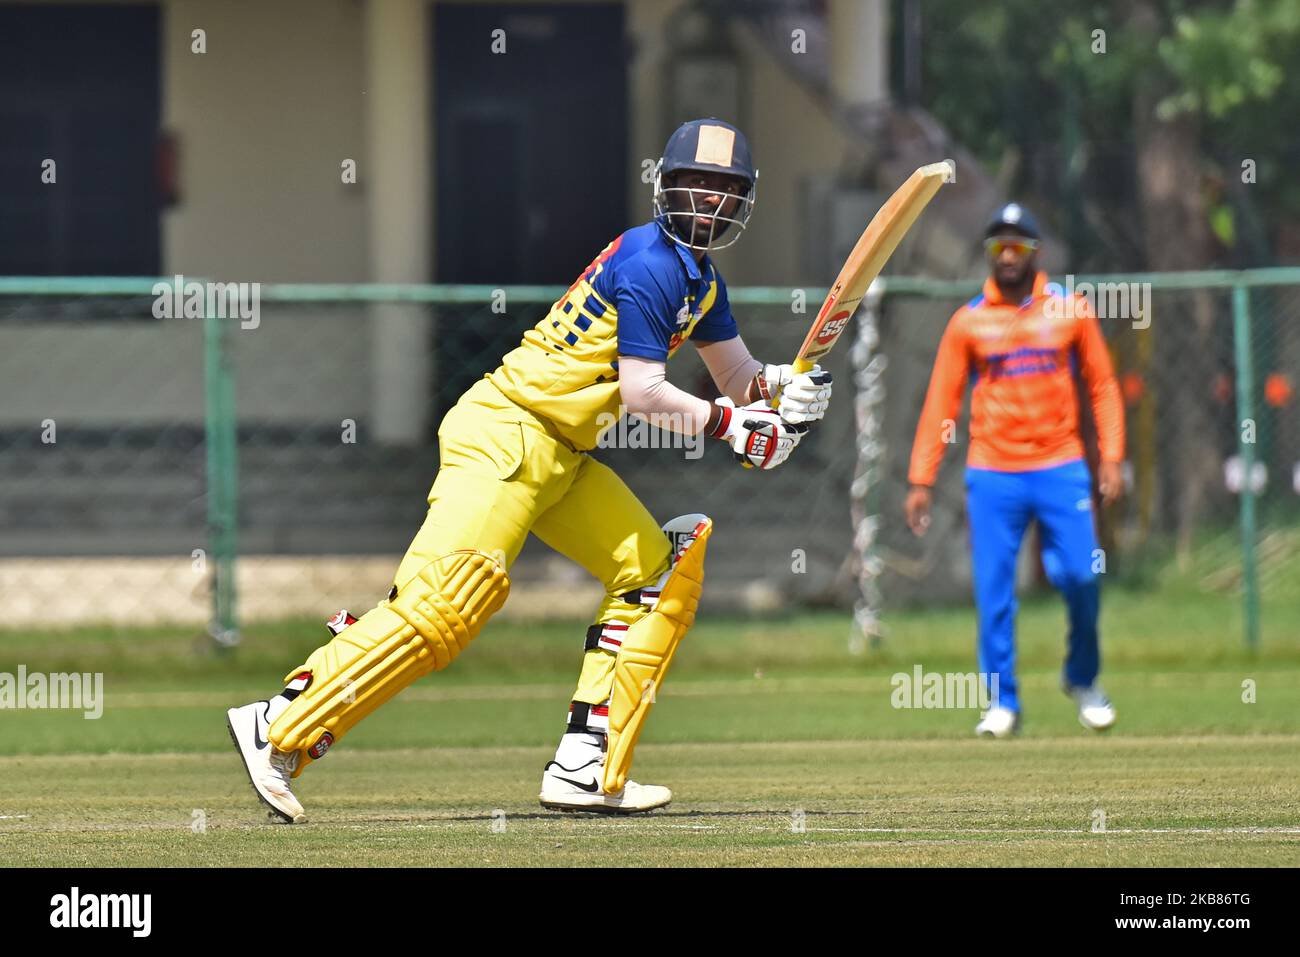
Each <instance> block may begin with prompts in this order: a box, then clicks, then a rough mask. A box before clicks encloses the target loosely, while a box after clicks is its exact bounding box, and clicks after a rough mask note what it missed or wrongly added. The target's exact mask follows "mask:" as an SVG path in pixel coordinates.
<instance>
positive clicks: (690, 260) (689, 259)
mask: <svg viewBox="0 0 1300 957" xmlns="http://www.w3.org/2000/svg"><path fill="white" fill-rule="evenodd" d="M665 226H666V224H665ZM659 238H660V239H661V240H663V241H664V242H666V243H667V244H668V245H669V246H671V247H672V248H673V251H674V252H676V253H677V258H678V259H680V260H681V261H682V265H683V266H685V267H686V275H687V276H688V277H690V278H691V279H692V280H695V281H699V280H700V279H701V278H702V273H701V271H700V270H701V268H702V267H703V266H704V265H705V264H707V263H708V262H709V254H708V253H705V254H704V262H703V263H697V262H696V261H695V256H694V255H692V253H691V251H690V250H689V249H687V248H686V247H685V246H683V245H682V244H681V243H679V242H675V241H674V240H673V239H672V237H671V236H669V235H667V233H666V230H665V229H660V230H659Z"/></svg>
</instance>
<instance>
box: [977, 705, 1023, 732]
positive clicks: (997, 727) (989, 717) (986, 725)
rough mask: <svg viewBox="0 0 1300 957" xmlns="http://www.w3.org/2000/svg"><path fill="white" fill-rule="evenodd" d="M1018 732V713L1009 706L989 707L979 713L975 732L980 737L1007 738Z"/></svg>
mask: <svg viewBox="0 0 1300 957" xmlns="http://www.w3.org/2000/svg"><path fill="white" fill-rule="evenodd" d="M1019 733H1020V714H1019V713H1018V712H1015V711H1012V710H1011V709H1010V708H989V710H987V711H985V712H984V713H983V714H982V715H980V721H979V724H977V725H975V734H976V735H978V736H979V737H981V738H1009V737H1011V736H1012V735H1013V734H1019Z"/></svg>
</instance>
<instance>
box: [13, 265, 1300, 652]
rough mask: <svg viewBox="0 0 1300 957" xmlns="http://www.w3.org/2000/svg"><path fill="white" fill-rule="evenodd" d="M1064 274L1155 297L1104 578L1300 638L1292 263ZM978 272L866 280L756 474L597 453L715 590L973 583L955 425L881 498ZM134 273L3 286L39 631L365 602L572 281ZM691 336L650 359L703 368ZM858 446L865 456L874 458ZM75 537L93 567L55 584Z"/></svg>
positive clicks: (558, 575) (1125, 320) (937, 589)
mask: <svg viewBox="0 0 1300 957" xmlns="http://www.w3.org/2000/svg"><path fill="white" fill-rule="evenodd" d="M1074 282H1075V283H1076V284H1082V283H1084V282H1090V283H1094V284H1100V283H1108V284H1112V285H1114V284H1131V285H1132V288H1133V289H1139V290H1145V295H1146V298H1147V301H1146V308H1145V310H1144V311H1143V312H1142V313H1141V314H1138V313H1137V312H1136V310H1134V309H1133V308H1129V309H1128V313H1129V314H1128V315H1124V316H1115V317H1103V320H1102V326H1103V331H1104V333H1105V335H1106V337H1107V341H1108V344H1109V346H1110V348H1111V350H1112V353H1113V355H1114V358H1115V361H1116V366H1117V372H1118V373H1119V375H1120V378H1121V383H1122V385H1123V389H1124V395H1125V402H1126V412H1127V416H1128V433H1129V453H1130V454H1129V465H1130V468H1129V472H1130V476H1131V488H1130V491H1129V495H1128V496H1127V498H1126V500H1125V501H1124V502H1123V503H1121V504H1120V505H1119V506H1118V507H1117V508H1115V509H1112V510H1110V511H1109V512H1107V513H1106V514H1105V515H1104V516H1103V518H1102V525H1103V528H1102V536H1103V541H1104V543H1105V544H1106V547H1107V551H1108V553H1109V555H1110V556H1111V561H1110V564H1109V567H1108V572H1109V573H1111V574H1113V576H1114V578H1115V579H1116V580H1117V582H1118V583H1119V584H1121V585H1122V586H1123V587H1131V588H1158V589H1172V588H1189V589H1194V590H1200V591H1205V592H1209V593H1213V594H1214V595H1215V596H1218V599H1221V604H1218V605H1215V606H1214V607H1215V608H1216V614H1222V616H1223V620H1224V623H1225V627H1231V628H1234V629H1238V628H1239V629H1240V631H1241V633H1242V635H1243V640H1245V641H1246V642H1248V643H1250V644H1251V645H1252V646H1253V645H1254V644H1255V643H1257V642H1258V641H1259V640H1260V635H1261V633H1263V634H1265V635H1267V636H1270V637H1271V636H1274V635H1277V636H1281V637H1287V636H1289V635H1292V634H1297V633H1300V623H1296V622H1294V621H1292V620H1291V618H1290V616H1291V615H1292V614H1293V613H1294V611H1295V609H1296V598H1297V593H1300V582H1297V580H1296V577H1295V575H1294V573H1293V570H1294V569H1295V568H1296V567H1297V566H1298V565H1300V560H1297V557H1298V556H1300V532H1298V531H1297V529H1300V513H1298V508H1297V503H1300V497H1298V496H1297V493H1296V491H1295V486H1296V483H1297V482H1300V475H1297V474H1296V469H1297V464H1296V463H1297V462H1300V421H1298V420H1297V400H1296V398H1295V397H1294V395H1292V387H1293V383H1294V382H1295V380H1296V377H1297V376H1298V375H1300V270H1296V269H1275V270H1256V271H1246V272H1202V273H1186V274H1168V275H1129V276H1105V277H1077V278H1076V279H1075V280H1074ZM978 286H979V283H978V282H976V281H962V282H944V281H934V280H925V279H913V278H904V277H890V278H888V279H887V280H884V281H883V289H882V293H883V294H882V296H881V298H880V300H879V303H878V305H876V306H875V307H874V308H873V309H864V310H863V311H862V312H861V313H860V314H859V317H858V329H857V337H858V341H857V343H856V344H855V343H852V342H851V338H852V336H853V335H854V333H853V332H850V333H848V334H846V337H845V340H843V342H844V344H843V345H842V347H841V348H839V349H837V350H836V351H835V353H833V354H832V356H831V361H830V363H829V364H830V366H831V369H832V371H833V372H834V373H835V375H836V382H837V392H836V398H837V402H836V403H834V406H833V409H832V414H831V416H829V417H828V420H827V422H826V423H825V424H824V426H823V427H822V428H820V429H818V430H817V431H816V432H815V433H814V434H813V435H812V436H810V437H809V439H808V440H806V441H805V442H804V443H803V444H802V445H801V446H800V449H799V451H798V454H797V455H796V456H795V457H794V458H792V459H791V461H790V462H789V463H788V464H787V465H786V466H783V467H782V468H781V469H777V470H775V471H774V472H772V473H764V474H762V475H755V474H754V473H752V472H744V471H742V470H740V469H738V468H736V467H735V464H734V463H733V462H732V461H731V460H730V458H729V457H728V456H727V455H726V454H725V450H724V449H722V448H721V447H720V446H718V447H717V448H713V447H710V448H708V449H706V450H704V453H703V456H702V457H701V458H699V459H698V461H694V460H693V461H689V462H683V461H682V452H681V450H680V449H678V450H673V449H659V448H649V449H646V448H611V449H602V450H599V451H598V452H597V453H596V454H597V455H598V456H600V457H602V458H604V459H606V460H607V461H609V462H610V463H611V464H612V465H614V466H615V467H616V469H617V470H618V471H619V472H620V474H622V475H623V476H624V477H625V478H626V480H627V481H628V483H629V485H631V486H632V488H633V490H634V491H636V492H637V493H638V494H639V495H641V497H642V498H643V499H644V500H645V501H646V503H647V505H648V506H649V507H650V508H651V511H652V512H654V513H655V514H656V515H660V516H661V517H663V518H667V517H670V516H671V515H674V514H679V513H682V512H690V511H706V512H709V513H710V514H712V515H714V517H715V519H716V520H718V522H719V529H720V532H724V533H723V534H719V535H717V536H715V542H714V544H713V545H711V547H710V578H711V580H712V581H714V582H719V583H721V585H722V586H723V587H720V588H718V589H711V590H710V594H709V595H706V603H705V608H706V609H707V608H709V607H715V608H721V607H724V606H736V607H741V608H748V609H750V610H751V611H762V610H764V609H770V608H775V607H779V606H781V605H784V604H789V603H795V604H809V603H812V604H818V605H835V606H838V607H844V608H847V607H849V606H851V605H852V604H853V603H854V601H855V600H856V601H858V603H859V605H862V604H863V603H864V602H865V603H866V604H868V605H879V606H880V607H879V608H876V609H872V614H873V615H876V614H878V615H879V616H881V617H882V618H883V620H884V621H886V622H887V620H888V611H889V609H890V608H891V607H898V606H901V605H903V604H916V603H923V602H930V601H954V602H960V601H967V600H968V595H969V574H968V571H969V569H968V566H967V564H965V563H967V562H968V559H967V558H966V557H965V555H966V552H967V550H966V548H965V543H964V539H963V536H964V534H965V533H964V526H963V519H962V501H961V500H962V492H961V484H960V475H961V459H962V455H963V453H964V442H962V443H960V445H959V447H958V448H957V449H954V450H952V451H951V452H950V453H949V455H948V459H947V461H946V464H945V468H944V471H943V472H942V474H941V478H940V483H939V487H938V488H937V490H936V509H935V523H936V527H935V529H934V531H935V532H936V534H932V535H931V536H928V537H927V539H926V540H922V541H919V542H918V541H916V540H914V539H912V538H911V536H910V535H908V534H907V533H906V531H905V530H904V529H903V527H902V522H901V519H900V516H899V512H900V508H901V501H902V497H903V495H904V493H905V491H906V482H905V476H906V463H907V457H908V453H909V451H910V447H911V437H912V431H913V430H914V428H915V425H916V415H917V413H918V412H919V409H920V400H921V396H923V394H924V390H925V385H926V381H927V379H928V374H929V366H930V363H931V362H932V360H933V356H934V350H935V346H936V344H937V342H938V337H939V334H940V333H941V331H942V328H943V325H944V323H945V322H946V321H947V318H948V317H949V316H950V315H951V313H952V311H953V310H954V309H955V308H956V307H957V306H958V305H960V304H961V303H962V302H963V301H965V300H966V299H968V298H969V297H970V296H971V295H972V294H973V293H974V292H975V291H976V290H977V289H978ZM153 290H154V281H153V280H148V279H43V278H34V279H23V278H16V279H0V390H3V401H0V416H3V419H0V453H3V454H0V510H2V511H3V514H4V516H5V518H6V530H7V534H6V535H5V536H4V538H3V543H0V563H3V565H4V567H5V568H6V569H7V570H6V571H5V572H4V581H5V583H6V586H7V588H6V595H7V596H10V598H11V600H12V598H13V596H22V595H28V596H30V597H29V598H27V599H24V600H26V601H28V602H29V604H30V606H31V607H30V610H29V611H28V610H24V609H26V606H22V607H20V608H19V613H16V614H15V615H14V616H13V619H12V621H13V622H14V623H16V626H19V627H36V626H39V625H40V624H41V623H42V622H43V621H44V619H43V618H42V615H43V614H47V612H44V611H42V609H47V608H49V607H50V606H49V602H48V600H47V598H46V596H47V595H49V594H57V595H59V596H60V600H61V601H63V602H64V603H65V605H67V603H68V602H69V601H70V599H71V598H72V597H75V598H76V599H77V600H78V601H80V602H81V603H82V604H81V606H75V603H74V604H73V605H68V606H67V607H65V608H63V609H62V611H64V612H66V615H65V618H66V621H67V622H73V621H93V620H95V619H96V618H97V616H101V615H102V616H103V617H105V618H108V619H112V620H114V621H118V622H120V623H132V622H140V623H147V622H153V621H166V620H170V619H172V618H175V617H178V616H180V617H185V616H187V615H188V616H192V615H193V614H194V609H195V605H196V603H198V602H202V603H203V604H204V605H206V606H207V607H208V609H209V611H208V612H207V613H206V616H207V617H208V618H209V619H210V630H211V632H212V634H213V635H214V636H215V637H216V638H217V639H218V640H219V641H222V642H224V643H233V642H234V641H235V640H237V635H238V628H239V625H240V623H241V621H246V620H251V619H257V618H265V617H272V616H274V615H276V614H280V613H283V614H299V613H302V614H307V613H311V614H323V615H328V614H329V613H330V612H332V611H333V610H334V608H336V607H337V606H338V605H339V604H349V603H353V602H355V603H359V604H361V605H363V606H364V605H365V604H366V603H367V602H368V601H373V600H374V598H375V597H377V593H382V591H383V590H384V589H383V588H382V587H381V586H382V583H383V581H384V579H385V576H386V575H391V572H392V568H393V566H394V565H395V562H396V559H397V557H398V556H400V553H401V551H402V549H403V548H404V547H405V544H406V542H407V541H408V540H409V537H410V535H411V534H412V533H413V532H414V530H415V529H416V528H417V527H418V524H419V522H420V520H421V518H422V514H423V508H424V495H425V492H426V491H427V488H428V485H429V483H430V481H431V480H432V476H433V473H434V471H435V470H436V464H437V450H436V425H437V421H438V419H439V418H440V416H441V414H442V413H443V412H444V411H445V410H446V408H448V407H449V406H450V404H451V403H453V402H454V401H455V399H456V397H457V396H458V395H459V394H460V392H461V391H463V389H464V388H465V387H467V386H468V385H469V384H470V383H471V382H472V381H474V380H475V379H476V378H478V377H479V376H481V375H482V374H483V373H484V372H486V371H488V370H489V369H491V368H492V367H493V366H495V364H496V363H497V361H498V360H499V358H500V355H501V354H502V352H504V351H505V350H506V349H508V348H510V347H511V346H512V345H513V344H514V343H515V342H517V341H518V338H519V335H520V334H521V333H522V332H523V330H525V329H526V328H528V327H529V326H531V325H532V324H533V323H535V322H536V321H537V320H538V319H539V318H540V316H541V315H542V314H543V313H544V312H545V310H546V308H547V307H548V306H549V304H550V303H551V302H553V301H554V300H555V299H556V298H557V297H558V296H559V295H560V294H561V292H562V290H561V289H560V288H558V287H556V288H551V287H506V288H495V287H464V286H461V287H445V286H442V287H440V286H380V285H264V286H262V287H261V288H260V290H259V295H260V317H259V320H258V322H257V324H256V326H252V325H251V324H249V323H241V322H240V321H239V320H238V319H223V318H217V317H216V316H215V315H208V316H206V317H202V318H196V319H183V318H175V319H158V318H155V316H154V312H153V305H154V295H153ZM823 294H824V290H821V289H813V288H808V289H804V290H797V289H790V288H748V289H739V288H738V289H733V290H732V293H731V299H732V303H733V305H734V306H735V311H736V313H737V317H738V320H739V322H740V326H741V331H742V335H743V336H744V338H745V340H746V342H747V344H748V345H749V346H750V349H751V351H752V352H753V353H754V354H755V355H757V356H758V357H760V358H762V359H764V360H766V361H774V360H778V359H782V358H785V357H788V356H789V355H790V354H791V353H792V352H793V350H794V349H795V348H796V347H797V346H798V343H799V342H800V341H801V340H802V338H803V333H804V331H806V328H807V324H808V322H809V321H810V318H811V315H812V313H814V312H815V310H816V305H817V303H818V302H820V299H821V297H822V295H823ZM1132 305H1133V303H1132V302H1130V303H1129V306H1130V307H1132ZM868 326H869V327H870V328H868ZM690 351H691V350H683V353H682V354H680V355H679V357H678V358H676V359H674V362H673V363H672V364H671V365H670V374H671V377H672V378H673V380H674V381H675V382H677V384H679V385H681V386H683V387H684V388H688V389H691V390H692V391H696V392H699V393H703V392H704V391H705V390H707V389H708V382H707V376H706V375H705V373H704V370H703V366H702V365H701V364H700V363H699V361H698V359H697V358H695V357H689V358H688V357H687V356H688V355H689V353H690ZM855 393H856V394H855ZM50 427H52V429H53V432H54V434H56V435H57V438H55V440H54V441H46V440H47V438H50V437H51V436H49V435H47V433H49V432H50V431H51V428H50ZM963 434H964V432H963ZM715 444H716V443H715ZM864 449H866V450H867V451H866V452H865V453H864ZM864 454H866V455H868V456H874V457H875V459H876V461H875V462H874V464H873V465H872V467H871V468H869V469H867V470H866V471H865V472H864V470H863V462H862V456H863V455H864ZM1261 468H1262V469H1264V470H1265V471H1263V472H1261V471H1260V470H1261ZM864 475H867V476H869V477H870V478H869V481H866V482H864V481H863V478H862V477H863V476H864ZM1031 551H1032V550H1027V552H1031ZM330 556H337V557H339V559H340V561H338V562H334V561H330V560H326V559H327V557H330ZM369 556H374V558H373V559H369V558H368V557H369ZM1029 557H1030V558H1032V555H1030V556H1029ZM363 560H370V561H371V565H370V566H366V567H367V568H368V569H369V570H368V571H366V572H365V573H364V574H362V573H360V572H358V571H357V569H358V568H359V567H360V566H359V565H358V564H357V563H359V562H362V561H363ZM1028 560H1029V559H1027V561H1028ZM70 561H77V562H80V563H81V564H78V565H77V566H76V567H77V568H78V569H79V571H78V574H83V571H82V569H84V570H85V571H84V574H85V575H86V577H85V579H84V581H86V582H93V583H97V584H96V585H93V586H91V585H88V586H87V587H85V588H82V589H81V590H80V591H79V592H78V593H77V594H76V595H75V596H69V593H68V591H67V589H66V587H65V588H63V589H61V590H60V589H59V587H58V582H59V579H60V576H61V574H63V570H64V567H65V566H64V565H61V564H60V563H66V562H70ZM521 561H523V562H525V564H526V569H527V570H526V574H524V575H522V576H520V578H521V579H522V580H524V581H529V580H538V581H542V580H544V581H546V582H548V583H549V587H550V589H551V590H550V592H549V593H548V594H549V595H550V596H551V597H550V599H549V601H550V602H551V604H553V605H554V606H555V607H562V608H568V607H571V605H572V603H571V602H569V601H567V600H566V599H565V593H566V589H569V588H570V587H572V588H573V589H578V588H580V587H581V585H582V584H583V583H581V582H579V581H578V579H577V578H575V577H574V576H573V575H572V572H571V571H570V570H566V569H563V568H560V567H558V566H557V565H556V564H555V563H554V562H552V561H551V560H550V559H549V558H548V557H547V555H546V554H545V553H544V550H543V549H539V548H537V547H535V546H530V547H529V548H528V549H526V550H525V555H524V556H522V557H521ZM864 569H866V570H867V573H865V574H864ZM1028 574H1029V575H1030V577H1031V578H1032V569H1030V570H1029V572H1028ZM866 579H869V580H870V581H869V582H868V584H870V586H871V587H870V589H869V590H870V592H871V594H870V596H869V597H867V598H864V597H862V595H860V594H859V592H860V590H866V589H865V588H864V581H865V580H866ZM359 583H364V588H363V587H361V584H359ZM710 603H712V604H710ZM178 609H179V611H178ZM63 620H65V619H60V621H63Z"/></svg>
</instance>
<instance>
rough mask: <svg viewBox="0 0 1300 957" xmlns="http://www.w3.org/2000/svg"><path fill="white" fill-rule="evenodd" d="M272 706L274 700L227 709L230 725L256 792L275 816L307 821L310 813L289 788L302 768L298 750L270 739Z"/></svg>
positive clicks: (278, 818)
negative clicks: (269, 711)
mask: <svg viewBox="0 0 1300 957" xmlns="http://www.w3.org/2000/svg"><path fill="white" fill-rule="evenodd" d="M269 707H270V702H267V701H254V702H253V703H252V704H246V705H244V706H243V707H242V708H231V709H230V710H229V711H227V712H226V728H227V729H229V731H230V740H231V741H233V742H234V743H235V750H236V751H238V752H239V757H240V758H241V759H242V760H243V762H244V770H245V771H247V772H248V780H249V781H250V782H252V785H253V791H254V792H256V794H257V796H258V797H259V798H261V800H262V803H263V804H265V805H266V806H267V807H268V808H270V809H271V810H270V812H269V816H270V817H271V819H272V820H275V821H280V822H282V823H284V824H301V823H302V822H303V821H305V820H307V814H306V813H305V812H304V811H303V809H302V805H301V804H299V803H298V799H297V798H296V797H294V796H293V792H292V791H291V790H290V789H289V780H290V778H291V777H292V776H293V772H294V769H295V768H297V767H298V752H297V751H294V752H292V753H290V752H287V751H280V750H278V749H276V748H273V747H272V746H271V745H270V744H269V743H268V742H267V740H266V729H267V727H268V726H269V725H270V722H269V721H267V718H266V712H267V708H269Z"/></svg>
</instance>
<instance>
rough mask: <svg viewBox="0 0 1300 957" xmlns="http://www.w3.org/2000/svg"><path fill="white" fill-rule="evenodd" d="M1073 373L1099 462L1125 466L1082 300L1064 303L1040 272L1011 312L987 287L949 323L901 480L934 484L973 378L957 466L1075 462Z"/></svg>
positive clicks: (1010, 468) (1109, 383)
mask: <svg viewBox="0 0 1300 957" xmlns="http://www.w3.org/2000/svg"><path fill="white" fill-rule="evenodd" d="M1076 371H1077V372H1078V373H1079V374H1081V375H1082V376H1083V380H1084V382H1085V383H1087V385H1088V392H1089V397H1090V399H1091V402H1092V411H1093V416H1094V418H1095V419H1096V422H1097V438H1098V445H1099V448H1100V452H1101V460H1102V461H1103V462H1119V461H1121V460H1122V459H1123V458H1124V408H1123V405H1122V403H1121V401H1120V392H1119V385H1118V383H1117V382H1116V381H1115V373H1114V370H1113V369H1112V368H1111V363H1110V354H1109V353H1108V352H1107V351H1106V343H1105V340H1103V339H1102V337H1101V328H1100V327H1099V326H1098V324H1097V318H1096V316H1095V315H1094V314H1093V312H1092V309H1091V307H1090V306H1089V305H1088V301H1087V300H1086V299H1084V298H1082V297H1075V298H1074V299H1071V300H1067V299H1066V298H1065V296H1064V293H1063V291H1062V290H1061V287H1060V286H1058V285H1057V284H1055V283H1050V284H1049V283H1048V281H1047V274H1046V273H1042V272H1040V273H1038V274H1036V275H1035V277H1034V291H1033V292H1032V293H1031V294H1030V296H1029V298H1027V299H1026V300H1025V301H1024V302H1023V303H1021V304H1020V305H1019V306H1017V305H1015V304H1013V303H1009V302H1004V301H1003V299H1002V294H1001V290H1000V289H999V288H998V285H997V283H995V282H994V281H993V280H992V279H991V278H990V279H987V280H985V282H984V291H983V292H982V293H981V294H980V295H978V296H976V297H975V298H974V299H972V300H971V301H970V302H968V303H966V305H964V306H962V307H961V308H960V309H958V310H957V311H956V312H955V313H953V316H952V319H950V320H949V321H948V327H947V329H945V330H944V334H943V338H942V340H940V342H939V353H938V355H937V356H936V357H935V360H934V371H933V372H932V373H931V375H930V388H929V390H928V391H927V392H926V394H925V407H924V408H923V409H922V410H921V419H920V421H919V422H918V423H917V426H916V439H915V440H914V441H913V443H912V462H911V468H910V469H909V470H908V480H909V481H910V482H911V483H912V484H913V485H933V484H934V480H935V476H936V475H937V474H938V472H939V463H940V461H941V460H942V459H943V453H944V448H945V446H946V445H947V444H948V443H950V442H954V441H956V435H955V431H956V422H957V416H958V415H959V414H960V412H961V403H962V397H963V396H964V395H965V392H966V379H967V376H973V377H974V380H975V385H974V388H973V389H972V390H971V412H970V453H969V454H968V456H967V458H966V464H967V465H969V466H973V467H975V468H985V469H995V470H998V471H1002V472H1024V471H1029V470H1030V469H1042V468H1049V467H1051V466H1053V465H1060V464H1061V463H1062V462H1068V461H1070V460H1072V459H1078V458H1082V457H1083V439H1082V438H1081V437H1080V435H1079V409H1078V400H1077V394H1076V392H1075V383H1074V376H1075V373H1076Z"/></svg>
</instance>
